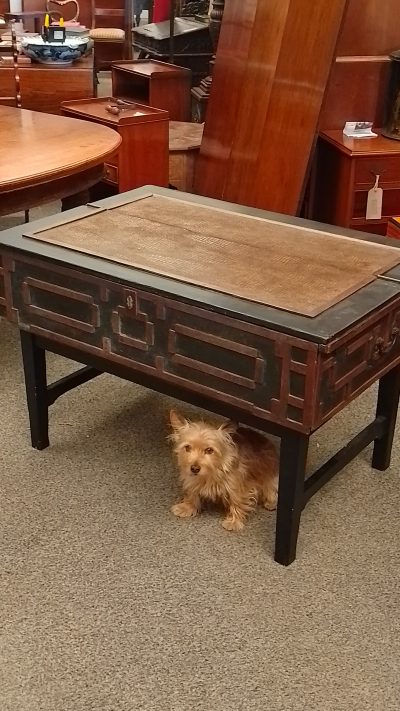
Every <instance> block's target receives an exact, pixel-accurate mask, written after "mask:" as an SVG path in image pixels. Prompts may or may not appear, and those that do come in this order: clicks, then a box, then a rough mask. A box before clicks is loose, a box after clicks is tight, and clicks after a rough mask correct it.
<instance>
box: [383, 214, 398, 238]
mask: <svg viewBox="0 0 400 711" xmlns="http://www.w3.org/2000/svg"><path fill="white" fill-rule="evenodd" d="M386 237H392V238H393V239H400V217H391V218H390V219H389V221H388V223H387V228H386Z"/></svg>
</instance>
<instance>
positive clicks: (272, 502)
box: [263, 495, 278, 511]
mask: <svg viewBox="0 0 400 711" xmlns="http://www.w3.org/2000/svg"><path fill="white" fill-rule="evenodd" d="M277 503H278V495H276V496H271V497H270V498H268V499H264V501H263V506H264V508H265V509H267V511H275V509H276V506H277Z"/></svg>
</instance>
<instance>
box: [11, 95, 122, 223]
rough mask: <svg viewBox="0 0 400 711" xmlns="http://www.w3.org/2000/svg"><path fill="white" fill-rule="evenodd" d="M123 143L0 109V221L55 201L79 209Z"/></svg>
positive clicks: (92, 130)
mask: <svg viewBox="0 0 400 711" xmlns="http://www.w3.org/2000/svg"><path fill="white" fill-rule="evenodd" d="M120 142H121V138H120V136H119V134H118V133H117V132H116V131H113V130H112V129H111V128H107V127H106V126H100V125H98V124H95V123H91V122H90V121H81V120H79V119H72V118H67V117H65V116H56V115H53V114H45V113H40V112H37V111H27V110H25V109H17V108H13V107H10V106H0V216H2V215H7V214H10V213H13V212H19V211H20V210H29V209H30V208H31V207H36V206H38V205H42V204H44V203H46V202H52V201H53V200H60V199H61V200H63V201H64V204H63V207H64V208H65V207H72V206H74V201H75V204H79V201H78V200H75V198H77V196H79V195H82V194H84V193H85V191H87V190H88V189H89V188H90V187H92V186H93V185H95V184H96V183H97V182H99V180H101V178H102V176H103V170H104V161H105V160H106V159H107V158H108V157H109V156H110V155H111V154H112V153H115V151H116V150H117V149H118V146H119V144H120ZM68 201H69V202H68Z"/></svg>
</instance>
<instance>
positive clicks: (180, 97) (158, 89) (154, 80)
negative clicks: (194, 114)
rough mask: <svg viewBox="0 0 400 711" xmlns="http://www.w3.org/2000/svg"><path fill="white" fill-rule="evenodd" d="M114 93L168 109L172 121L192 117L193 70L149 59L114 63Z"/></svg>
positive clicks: (112, 72) (187, 119) (114, 94)
mask: <svg viewBox="0 0 400 711" xmlns="http://www.w3.org/2000/svg"><path fill="white" fill-rule="evenodd" d="M111 76H112V93H113V96H118V97H120V98H122V99H128V100H136V101H139V102H140V103H142V104H148V106H156V107H157V108H158V109H164V110H165V111H168V113H169V117H170V119H171V121H189V120H190V88H191V80H192V73H191V71H190V69H185V68H183V67H176V66H175V65H174V64H167V63H166V62H158V61H155V60H148V59H137V60H132V61H125V62H118V63H116V64H113V65H112V68H111Z"/></svg>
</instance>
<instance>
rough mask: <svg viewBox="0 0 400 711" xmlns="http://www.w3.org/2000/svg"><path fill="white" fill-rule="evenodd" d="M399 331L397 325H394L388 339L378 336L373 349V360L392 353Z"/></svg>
mask: <svg viewBox="0 0 400 711" xmlns="http://www.w3.org/2000/svg"><path fill="white" fill-rule="evenodd" d="M399 333H400V329H399V328H398V327H397V326H394V327H393V328H392V332H391V334H390V337H389V338H388V340H386V341H385V339H384V338H382V336H380V337H379V338H377V339H376V341H375V343H374V348H373V351H372V360H374V361H376V360H379V358H382V357H383V356H385V355H387V354H388V353H390V351H391V350H392V348H393V346H394V345H395V344H396V342H397V339H398V336H399Z"/></svg>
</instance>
